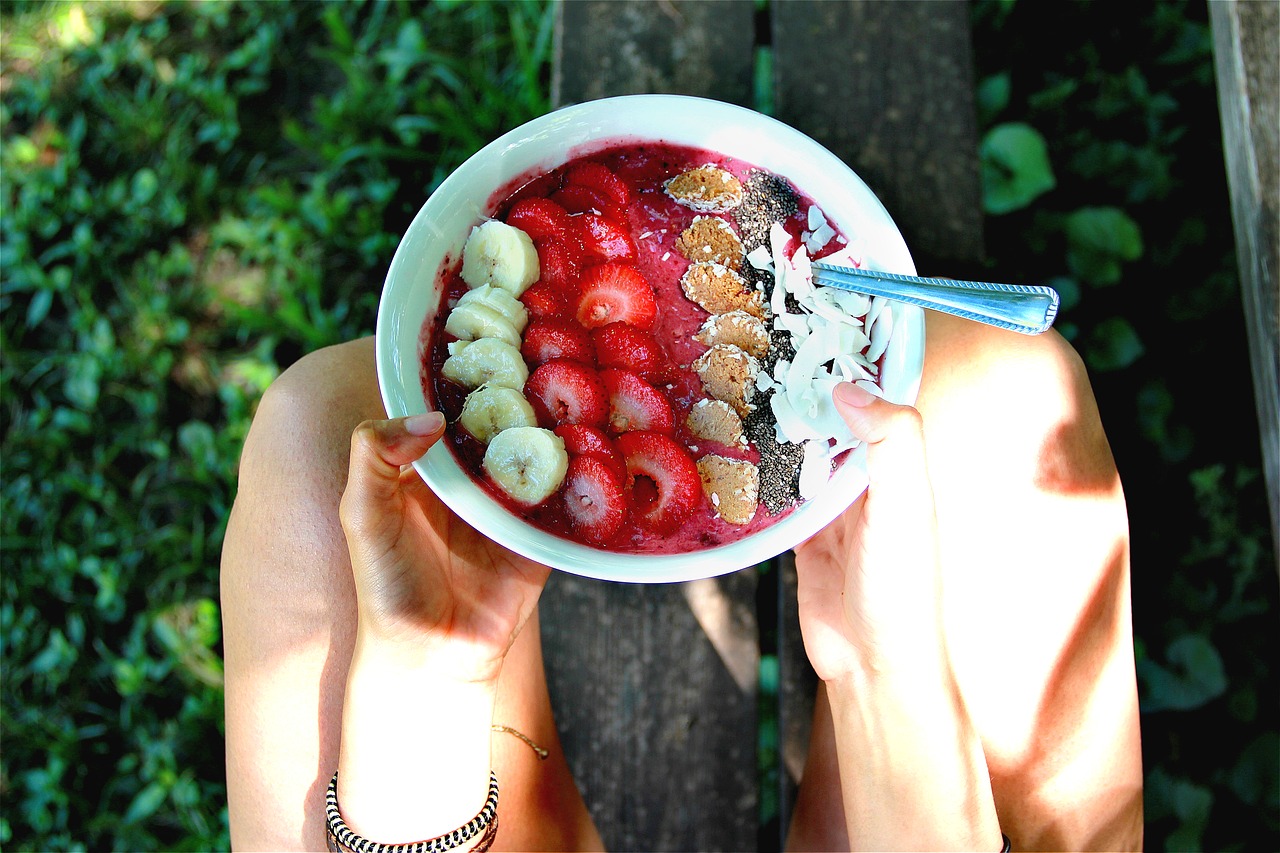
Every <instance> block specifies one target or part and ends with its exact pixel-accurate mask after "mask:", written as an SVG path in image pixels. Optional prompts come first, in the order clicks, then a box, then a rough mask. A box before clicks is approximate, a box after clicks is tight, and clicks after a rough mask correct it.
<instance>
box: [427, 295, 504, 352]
mask: <svg viewBox="0 0 1280 853" xmlns="http://www.w3.org/2000/svg"><path fill="white" fill-rule="evenodd" d="M444 330H445V331H446V332H448V333H449V334H451V335H453V336H454V337H455V338H457V339H458V340H460V341H474V340H479V339H480V338H497V339H498V340H500V341H504V342H505V343H509V344H511V345H512V346H513V347H519V346H520V333H519V332H517V331H516V328H515V326H513V325H511V322H510V321H509V320H508V319H507V318H506V317H504V316H502V315H501V314H499V313H498V312H497V311H495V310H494V309H492V308H490V307H489V306H488V305H483V304H480V303H477V302H473V303H471V304H469V305H455V306H454V308H453V310H452V311H450V312H449V316H448V318H446V319H445V321H444Z"/></svg>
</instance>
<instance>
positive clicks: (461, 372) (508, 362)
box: [440, 338, 529, 390]
mask: <svg viewBox="0 0 1280 853" xmlns="http://www.w3.org/2000/svg"><path fill="white" fill-rule="evenodd" d="M440 374H441V375H442V376H444V378H445V379H448V380H449V381H450V382H456V383H458V384H459V385H461V386H463V387H464V388H479V387H480V386H481V385H484V384H485V383H486V382H487V383H489V384H490V385H502V386H505V387H507V388H515V389H516V390H520V389H522V388H524V383H525V380H527V379H528V378H529V368H528V366H527V365H526V364H525V363H524V358H523V357H521V355H520V350H518V349H516V348H515V347H513V346H512V345H511V344H509V343H507V342H506V341H501V340H498V339H497V338H480V339H479V340H477V341H454V342H453V343H451V344H449V357H448V358H446V359H445V360H444V364H442V365H441V366H440Z"/></svg>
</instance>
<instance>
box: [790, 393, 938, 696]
mask: <svg viewBox="0 0 1280 853" xmlns="http://www.w3.org/2000/svg"><path fill="white" fill-rule="evenodd" d="M834 400H835V404H836V408H837V410H838V411H839V412H840V414H841V415H842V416H843V417H844V419H845V421H846V422H847V423H848V424H849V427H850V429H851V430H852V431H853V434H854V435H855V436H857V437H858V438H861V439H862V440H864V441H865V442H866V443H867V474H868V477H869V479H870V485H869V486H868V488H867V492H866V493H865V494H864V495H863V496H862V497H861V498H859V499H858V500H857V501H856V502H854V504H853V505H852V506H851V507H850V508H849V509H848V510H846V511H845V512H844V513H843V514H842V515H840V516H839V517H838V518H836V519H835V520H834V521H833V522H831V524H829V525H828V526H827V527H826V528H824V529H823V530H822V531H820V532H819V533H818V534H816V535H815V536H813V537H812V538H811V539H809V540H808V541H807V542H805V543H803V544H802V545H800V546H799V547H797V548H796V572H797V575H798V589H797V596H798V604H799V613H800V628H801V632H802V634H803V637H804V644H805V649H806V651H807V652H808V655H809V660H810V662H811V663H812V664H813V667H814V669H815V671H816V672H817V674H818V676H819V677H820V678H822V679H823V680H824V681H831V680H833V679H837V678H840V677H842V676H844V675H846V674H849V673H850V672H852V671H855V670H856V671H858V672H862V673H875V672H881V671H884V670H887V669H890V668H891V667H890V661H893V662H901V661H904V660H911V661H913V662H924V663H927V664H929V665H930V666H934V665H938V664H941V663H942V661H943V659H944V657H945V651H944V647H943V642H942V615H941V613H942V611H941V578H940V572H939V564H938V546H937V522H936V519H935V516H934V503H933V489H932V486H931V485H930V482H929V476H928V470H927V466H926V462H925V450H924V433H923V427H922V423H921V420H920V414H919V412H917V411H916V410H915V409H913V408H911V407H909V406H898V405H894V404H893V403H890V402H888V401H887V400H882V399H879V398H877V397H875V396H873V395H872V394H870V393H868V392H867V391H865V390H864V389H862V388H859V387H858V386H856V385H853V384H849V383H844V384H841V385H839V386H837V388H836V390H835V394H834Z"/></svg>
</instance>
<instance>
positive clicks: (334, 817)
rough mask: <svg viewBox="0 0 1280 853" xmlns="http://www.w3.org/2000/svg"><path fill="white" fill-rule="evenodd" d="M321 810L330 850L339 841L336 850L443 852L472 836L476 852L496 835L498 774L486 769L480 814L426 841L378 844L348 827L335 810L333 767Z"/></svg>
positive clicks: (336, 790) (336, 800)
mask: <svg viewBox="0 0 1280 853" xmlns="http://www.w3.org/2000/svg"><path fill="white" fill-rule="evenodd" d="M324 814H325V822H326V824H327V826H326V828H327V829H328V835H329V842H330V844H329V848H330V850H334V849H335V845H338V846H339V847H338V850H339V851H341V849H346V850H351V851H354V853H445V851H448V850H456V849H458V848H459V847H461V846H462V845H464V844H466V843H467V842H468V841H471V840H472V839H475V838H479V840H480V844H478V845H477V846H476V847H475V848H474V850H475V851H476V853H478V852H479V851H482V850H488V849H489V847H490V846H491V845H492V844H493V839H494V836H495V835H497V830H498V775H497V774H496V773H494V772H493V771H492V770H491V771H489V795H488V796H487V797H485V801H484V807H483V808H482V809H480V813H479V814H477V815H476V816H475V817H473V818H472V819H471V820H470V821H468V822H467V823H466V824H465V825H463V826H460V827H458V828H457V829H455V830H454V831H453V832H449V833H446V834H444V835H441V836H438V837H436V838H432V839H429V840H427V841H414V842H411V843H408V844H381V843H379V842H377V841H370V840H369V839H368V838H365V837H364V836H361V835H356V834H355V833H354V832H352V831H351V828H350V827H349V826H347V822H346V821H344V820H343V819H342V813H341V812H340V811H339V810H338V772H337V771H336V770H335V771H334V773H333V778H332V779H330V780H329V791H328V793H327V794H326V795H325V810H324Z"/></svg>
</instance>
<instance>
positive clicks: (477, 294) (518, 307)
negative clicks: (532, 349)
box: [455, 284, 529, 332]
mask: <svg viewBox="0 0 1280 853" xmlns="http://www.w3.org/2000/svg"><path fill="white" fill-rule="evenodd" d="M475 304H480V305H484V306H486V307H488V308H492V309H493V310H494V311H497V312H498V313H499V314H501V315H502V316H503V317H506V318H507V322H509V323H511V326H512V328H514V329H515V330H516V331H517V332H523V331H524V327H525V326H527V325H528V324H529V310H528V309H527V308H525V307H524V303H522V302H521V301H520V300H519V299H516V298H515V297H514V296H512V295H511V291H509V290H503V289H502V288H501V287H494V286H493V285H492V284H482V285H480V286H479V287H477V288H475V289H474V290H468V291H467V292H466V293H464V294H462V296H460V297H458V305H475ZM455 307H456V306H455Z"/></svg>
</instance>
